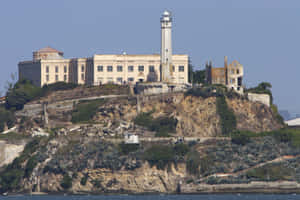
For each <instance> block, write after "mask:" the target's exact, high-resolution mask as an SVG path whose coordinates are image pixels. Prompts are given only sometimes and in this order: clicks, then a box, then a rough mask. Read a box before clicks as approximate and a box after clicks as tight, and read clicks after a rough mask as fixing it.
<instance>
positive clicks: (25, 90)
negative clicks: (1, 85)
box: [5, 80, 43, 110]
mask: <svg viewBox="0 0 300 200" xmlns="http://www.w3.org/2000/svg"><path fill="white" fill-rule="evenodd" d="M42 94H43V92H42V89H41V88H39V87H37V86H35V85H33V84H32V83H31V82H30V81H28V80H21V81H19V82H17V83H16V84H15V85H14V87H12V88H9V89H8V91H7V93H6V103H5V106H6V108H7V109H8V110H21V109H23V107H24V104H25V103H27V102H29V101H31V100H33V99H35V98H37V97H40V96H42Z"/></svg>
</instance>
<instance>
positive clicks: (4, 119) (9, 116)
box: [0, 107, 15, 132]
mask: <svg viewBox="0 0 300 200" xmlns="http://www.w3.org/2000/svg"><path fill="white" fill-rule="evenodd" d="M14 123H15V116H14V114H13V112H11V111H9V110H6V109H5V108H2V107H0V132H3V131H4V126H5V124H6V125H7V127H8V128H11V127H13V125H14Z"/></svg>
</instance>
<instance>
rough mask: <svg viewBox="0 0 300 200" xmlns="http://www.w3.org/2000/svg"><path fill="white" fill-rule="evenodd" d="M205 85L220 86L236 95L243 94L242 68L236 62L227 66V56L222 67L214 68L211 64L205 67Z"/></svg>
mask: <svg viewBox="0 0 300 200" xmlns="http://www.w3.org/2000/svg"><path fill="white" fill-rule="evenodd" d="M205 76H206V77H205V78H206V83H208V84H222V85H225V86H227V88H229V89H233V90H235V91H237V92H238V93H243V92H244V88H243V76H244V68H243V65H241V64H240V63H239V62H238V61H236V60H234V61H232V63H230V64H229V65H228V59H227V56H225V59H224V67H220V68H214V67H212V63H209V64H207V65H206V75H205Z"/></svg>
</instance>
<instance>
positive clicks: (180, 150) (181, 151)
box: [174, 143, 190, 156]
mask: <svg viewBox="0 0 300 200" xmlns="http://www.w3.org/2000/svg"><path fill="white" fill-rule="evenodd" d="M174 151H175V154H176V155H179V156H185V155H186V154H187V153H188V152H189V151H190V147H189V145H187V144H184V143H179V144H176V145H175V146H174Z"/></svg>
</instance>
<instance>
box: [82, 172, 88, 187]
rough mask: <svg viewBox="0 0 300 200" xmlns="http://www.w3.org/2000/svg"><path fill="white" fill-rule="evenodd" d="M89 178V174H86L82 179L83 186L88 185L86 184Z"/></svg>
mask: <svg viewBox="0 0 300 200" xmlns="http://www.w3.org/2000/svg"><path fill="white" fill-rule="evenodd" d="M88 178H89V176H88V174H85V175H84V176H83V177H82V178H81V180H80V184H81V185H86V182H87V180H88Z"/></svg>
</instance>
